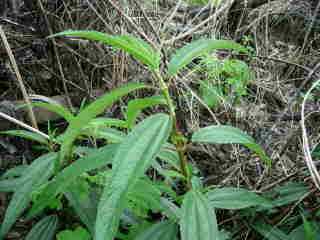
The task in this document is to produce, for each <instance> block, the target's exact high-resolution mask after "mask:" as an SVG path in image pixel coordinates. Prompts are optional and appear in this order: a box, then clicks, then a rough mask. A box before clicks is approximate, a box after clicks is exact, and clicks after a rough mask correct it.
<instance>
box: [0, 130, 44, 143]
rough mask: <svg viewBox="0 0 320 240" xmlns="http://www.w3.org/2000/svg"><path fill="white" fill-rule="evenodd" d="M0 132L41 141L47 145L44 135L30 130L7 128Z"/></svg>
mask: <svg viewBox="0 0 320 240" xmlns="http://www.w3.org/2000/svg"><path fill="white" fill-rule="evenodd" d="M0 134H6V135H10V136H15V137H22V138H25V139H28V140H31V141H35V142H38V143H41V144H43V145H48V139H46V138H45V137H43V136H41V135H40V134H38V133H35V132H30V131H26V130H9V131H3V132H0Z"/></svg>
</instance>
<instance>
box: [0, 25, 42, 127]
mask: <svg viewBox="0 0 320 240" xmlns="http://www.w3.org/2000/svg"><path fill="white" fill-rule="evenodd" d="M0 36H1V39H2V42H3V44H4V47H5V49H6V51H7V54H8V56H9V59H10V62H11V66H12V68H13V70H14V73H15V74H16V77H17V80H18V85H19V87H20V90H21V92H22V96H23V98H24V101H25V102H26V104H27V109H28V114H29V118H30V122H31V124H32V126H33V127H34V128H35V129H38V124H37V120H36V117H35V115H34V112H33V110H32V106H31V102H30V99H29V96H28V93H27V90H26V87H25V86H24V83H23V80H22V77H21V74H20V71H19V68H18V65H17V63H16V60H15V58H14V55H13V53H12V51H11V48H10V45H9V42H8V40H7V37H6V34H5V33H4V31H3V29H2V26H1V25H0Z"/></svg>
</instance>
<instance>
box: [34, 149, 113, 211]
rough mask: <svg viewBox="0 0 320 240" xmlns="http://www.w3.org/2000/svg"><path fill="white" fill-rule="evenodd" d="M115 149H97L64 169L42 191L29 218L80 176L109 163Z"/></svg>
mask: <svg viewBox="0 0 320 240" xmlns="http://www.w3.org/2000/svg"><path fill="white" fill-rule="evenodd" d="M116 148H117V145H107V146H105V147H102V148H99V149H97V150H95V151H92V152H90V153H89V154H88V155H86V156H84V157H82V158H80V159H78V160H77V161H75V162H73V163H72V164H70V165H69V166H68V167H66V168H64V169H63V170H62V171H61V172H59V174H58V175H57V176H56V177H55V178H54V179H53V180H51V181H50V182H49V183H48V185H47V186H46V187H45V189H43V191H42V194H41V195H40V196H39V199H38V200H37V201H36V202H35V203H34V205H33V206H32V208H31V210H30V212H29V217H31V216H34V215H36V214H38V213H39V212H40V211H42V210H43V209H44V208H45V207H46V206H47V204H48V203H50V202H51V201H53V200H54V199H55V197H56V196H57V195H58V194H60V193H63V192H64V191H66V190H67V187H68V186H69V185H70V184H72V183H73V181H74V180H75V179H76V178H77V177H79V176H80V175H81V174H83V173H85V172H88V171H91V170H93V169H97V168H100V167H102V166H105V165H106V164H108V163H111V161H112V158H113V155H114V152H115V150H116Z"/></svg>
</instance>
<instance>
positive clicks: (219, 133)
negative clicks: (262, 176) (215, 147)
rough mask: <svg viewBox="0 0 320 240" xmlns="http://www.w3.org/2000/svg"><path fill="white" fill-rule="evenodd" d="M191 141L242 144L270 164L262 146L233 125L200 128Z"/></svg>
mask: <svg viewBox="0 0 320 240" xmlns="http://www.w3.org/2000/svg"><path fill="white" fill-rule="evenodd" d="M192 142H199V143H213V144H231V143H237V144H242V145H244V146H246V147H247V148H249V149H250V150H251V151H253V152H255V153H256V154H257V155H258V156H259V157H260V158H261V159H262V160H263V161H264V162H265V163H266V164H267V165H268V166H270V165H271V159H270V158H269V157H268V156H267V155H266V153H265V152H264V150H263V149H262V147H261V146H260V145H258V144H257V143H255V141H254V139H253V138H252V137H250V136H249V135H247V134H246V133H244V132H243V131H241V130H240V129H238V128H235V127H231V126H223V125H217V126H209V127H205V128H201V129H200V130H198V131H197V132H195V133H194V134H193V135H192Z"/></svg>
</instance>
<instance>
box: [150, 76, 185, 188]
mask: <svg viewBox="0 0 320 240" xmlns="http://www.w3.org/2000/svg"><path fill="white" fill-rule="evenodd" d="M154 75H155V78H156V79H157V80H158V82H159V85H160V89H161V91H162V95H163V96H164V97H165V99H166V101H167V104H168V107H169V112H170V116H171V118H172V122H173V126H172V127H173V130H172V134H171V139H172V142H173V144H174V145H175V146H176V149H177V152H178V154H179V159H180V168H181V173H182V174H183V175H184V176H185V178H186V180H187V188H188V189H190V188H191V177H190V174H189V170H188V161H187V158H186V145H187V139H186V138H185V136H184V135H183V134H182V132H181V131H180V130H179V127H178V124H177V116H176V112H175V107H174V103H173V101H172V98H171V97H170V93H169V88H168V86H167V84H166V83H165V81H164V79H163V78H162V76H161V74H160V72H159V71H154Z"/></svg>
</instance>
